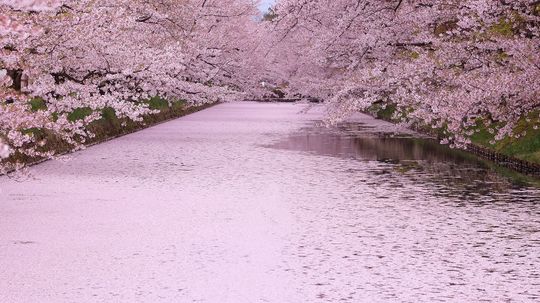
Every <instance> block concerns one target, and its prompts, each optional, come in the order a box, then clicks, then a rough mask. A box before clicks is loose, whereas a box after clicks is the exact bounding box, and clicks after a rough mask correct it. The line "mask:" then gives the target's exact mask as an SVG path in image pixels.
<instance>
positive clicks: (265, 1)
mask: <svg viewBox="0 0 540 303" xmlns="http://www.w3.org/2000/svg"><path fill="white" fill-rule="evenodd" d="M274 2H276V0H262V1H261V4H260V5H259V9H260V10H261V12H263V13H266V12H267V11H268V8H269V7H270V6H271V5H272V4H274Z"/></svg>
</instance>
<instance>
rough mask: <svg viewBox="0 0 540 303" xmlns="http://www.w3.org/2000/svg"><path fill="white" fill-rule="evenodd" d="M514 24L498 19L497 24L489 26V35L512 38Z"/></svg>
mask: <svg viewBox="0 0 540 303" xmlns="http://www.w3.org/2000/svg"><path fill="white" fill-rule="evenodd" d="M514 25H515V24H514V22H513V21H511V20H508V19H504V18H502V19H500V20H499V22H498V23H496V24H494V25H492V26H491V28H490V29H489V31H490V33H492V34H495V35H500V36H504V37H512V36H514Z"/></svg>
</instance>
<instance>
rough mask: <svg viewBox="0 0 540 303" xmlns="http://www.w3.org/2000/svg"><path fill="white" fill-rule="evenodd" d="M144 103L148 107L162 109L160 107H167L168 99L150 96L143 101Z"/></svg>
mask: <svg viewBox="0 0 540 303" xmlns="http://www.w3.org/2000/svg"><path fill="white" fill-rule="evenodd" d="M145 103H147V104H148V106H149V107H150V109H155V110H162V109H166V108H169V101H167V100H165V99H163V98H161V97H159V96H156V97H152V98H150V99H149V100H147V101H145Z"/></svg>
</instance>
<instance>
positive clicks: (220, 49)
mask: <svg viewBox="0 0 540 303" xmlns="http://www.w3.org/2000/svg"><path fill="white" fill-rule="evenodd" d="M0 4H1V6H0V8H1V14H0V15H1V16H5V17H3V18H4V19H2V20H8V21H6V22H3V23H2V24H3V25H4V26H3V27H2V30H1V33H2V36H1V39H2V40H1V43H2V50H1V51H2V58H1V59H0V69H1V70H2V73H1V74H0V79H1V80H2V84H3V86H2V87H3V88H2V91H1V97H2V99H4V100H8V101H9V102H7V103H4V104H2V105H0V122H1V124H0V125H1V126H0V138H1V140H2V141H3V142H4V143H3V144H4V145H2V151H3V152H2V154H1V155H2V157H7V156H9V155H10V154H11V153H13V152H19V153H23V154H26V155H29V156H38V157H51V156H52V155H54V153H55V151H51V150H48V151H47V152H46V153H44V152H38V149H37V148H36V146H39V145H40V142H35V138H34V137H33V136H32V134H31V133H28V132H26V131H25V130H28V129H40V130H48V131H51V132H54V133H55V134H56V135H57V136H60V137H61V138H62V139H63V140H65V141H66V142H68V143H70V144H72V145H73V146H74V148H79V147H81V146H83V144H84V142H85V140H86V138H88V137H89V136H90V137H91V136H92V134H91V133H89V132H88V131H87V128H86V127H87V126H88V125H89V124H90V123H92V122H93V121H95V120H97V119H100V118H101V112H102V110H103V109H105V108H112V109H114V111H115V113H116V115H117V116H118V117H119V118H123V117H126V118H130V119H132V120H141V119H142V117H143V116H144V115H146V114H149V113H153V112H154V111H153V110H151V109H149V107H148V105H147V104H146V103H145V102H143V100H145V99H148V98H150V97H154V96H160V97H162V98H165V99H167V100H170V101H171V102H172V101H174V100H186V101H187V102H190V103H192V104H202V103H208V102H215V101H219V100H231V99H238V98H241V96H242V94H243V93H242V87H243V86H244V83H245V81H247V80H248V79H250V77H248V73H246V72H244V71H247V70H250V68H251V67H250V65H252V64H253V62H252V61H250V60H249V59H248V57H249V56H248V54H249V53H250V51H251V49H252V47H253V46H254V42H253V41H254V40H252V39H250V37H252V36H253V35H252V31H253V30H254V28H255V26H254V25H253V24H255V18H254V16H256V15H257V14H258V11H257V10H256V3H253V2H252V1H248V0H226V1H217V0H189V1H178V0H165V1H159V2H149V1H142V0H134V1H132V0H130V1H127V0H119V1H106V0H98V1H90V0H86V1H75V0H65V1H57V2H53V1H22V2H21V1H6V0H4V1H2V2H1V3H0ZM9 73H11V75H10V74H9ZM14 73H16V74H17V76H18V79H15V78H16V77H14V76H13V74H14ZM21 79H24V82H25V83H21ZM17 81H18V82H19V83H15V82H17ZM23 84H24V85H23ZM31 97H32V98H40V99H41V100H43V102H44V104H45V106H44V108H40V109H39V110H37V111H30V110H29V107H28V98H31ZM81 108H85V109H89V110H90V111H91V114H88V115H87V116H86V117H85V118H84V119H79V120H77V121H70V119H68V115H69V113H70V112H73V111H74V110H77V109H81ZM6 144H7V145H9V147H6Z"/></svg>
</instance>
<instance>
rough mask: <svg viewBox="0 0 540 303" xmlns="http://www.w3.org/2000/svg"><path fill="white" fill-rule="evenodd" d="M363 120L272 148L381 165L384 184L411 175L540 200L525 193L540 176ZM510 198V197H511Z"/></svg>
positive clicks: (483, 193)
mask: <svg viewBox="0 0 540 303" xmlns="http://www.w3.org/2000/svg"><path fill="white" fill-rule="evenodd" d="M373 129H374V127H372V126H369V125H362V124H341V125H338V127H336V128H325V127H315V128H313V129H305V130H303V131H302V132H300V133H297V134H294V135H292V136H290V137H288V138H287V140H285V141H282V142H277V143H275V144H274V145H272V146H270V147H272V148H276V149H285V150H294V151H303V152H309V153H313V154H316V155H323V156H331V157H339V158H350V159H355V160H358V161H376V162H379V163H381V165H380V166H378V167H377V168H376V169H371V170H368V171H370V173H371V174H372V175H373V176H379V177H380V176H383V178H382V179H383V180H382V181H381V182H383V183H386V182H390V180H391V179H394V178H403V177H406V178H407V179H409V180H415V181H417V182H418V184H419V185H421V184H424V185H425V186H428V187H430V188H432V189H433V190H434V192H436V195H440V196H446V197H456V198H459V199H466V200H471V201H472V200H476V198H479V197H487V196H491V197H492V198H500V195H497V193H503V192H507V193H508V191H510V192H511V193H512V194H515V195H519V196H521V199H525V200H527V201H529V200H530V201H533V202H534V201H537V199H538V200H540V198H539V196H537V192H536V191H533V195H532V196H531V197H529V196H527V195H525V196H522V195H523V193H524V192H527V191H526V189H527V188H528V187H533V186H534V185H535V184H537V183H538V180H535V179H534V178H529V177H527V176H524V175H521V174H518V173H515V172H512V171H510V170H507V169H503V168H498V167H496V166H495V165H494V164H492V163H490V162H488V161H485V160H482V159H480V158H478V157H476V156H475V155H472V154H469V153H467V152H464V151H461V150H456V149H451V148H449V147H448V146H445V145H441V144H439V143H438V142H437V141H436V140H433V139H430V138H423V137H414V136H411V135H406V134H400V133H385V132H373ZM507 198H508V197H505V199H507Z"/></svg>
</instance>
